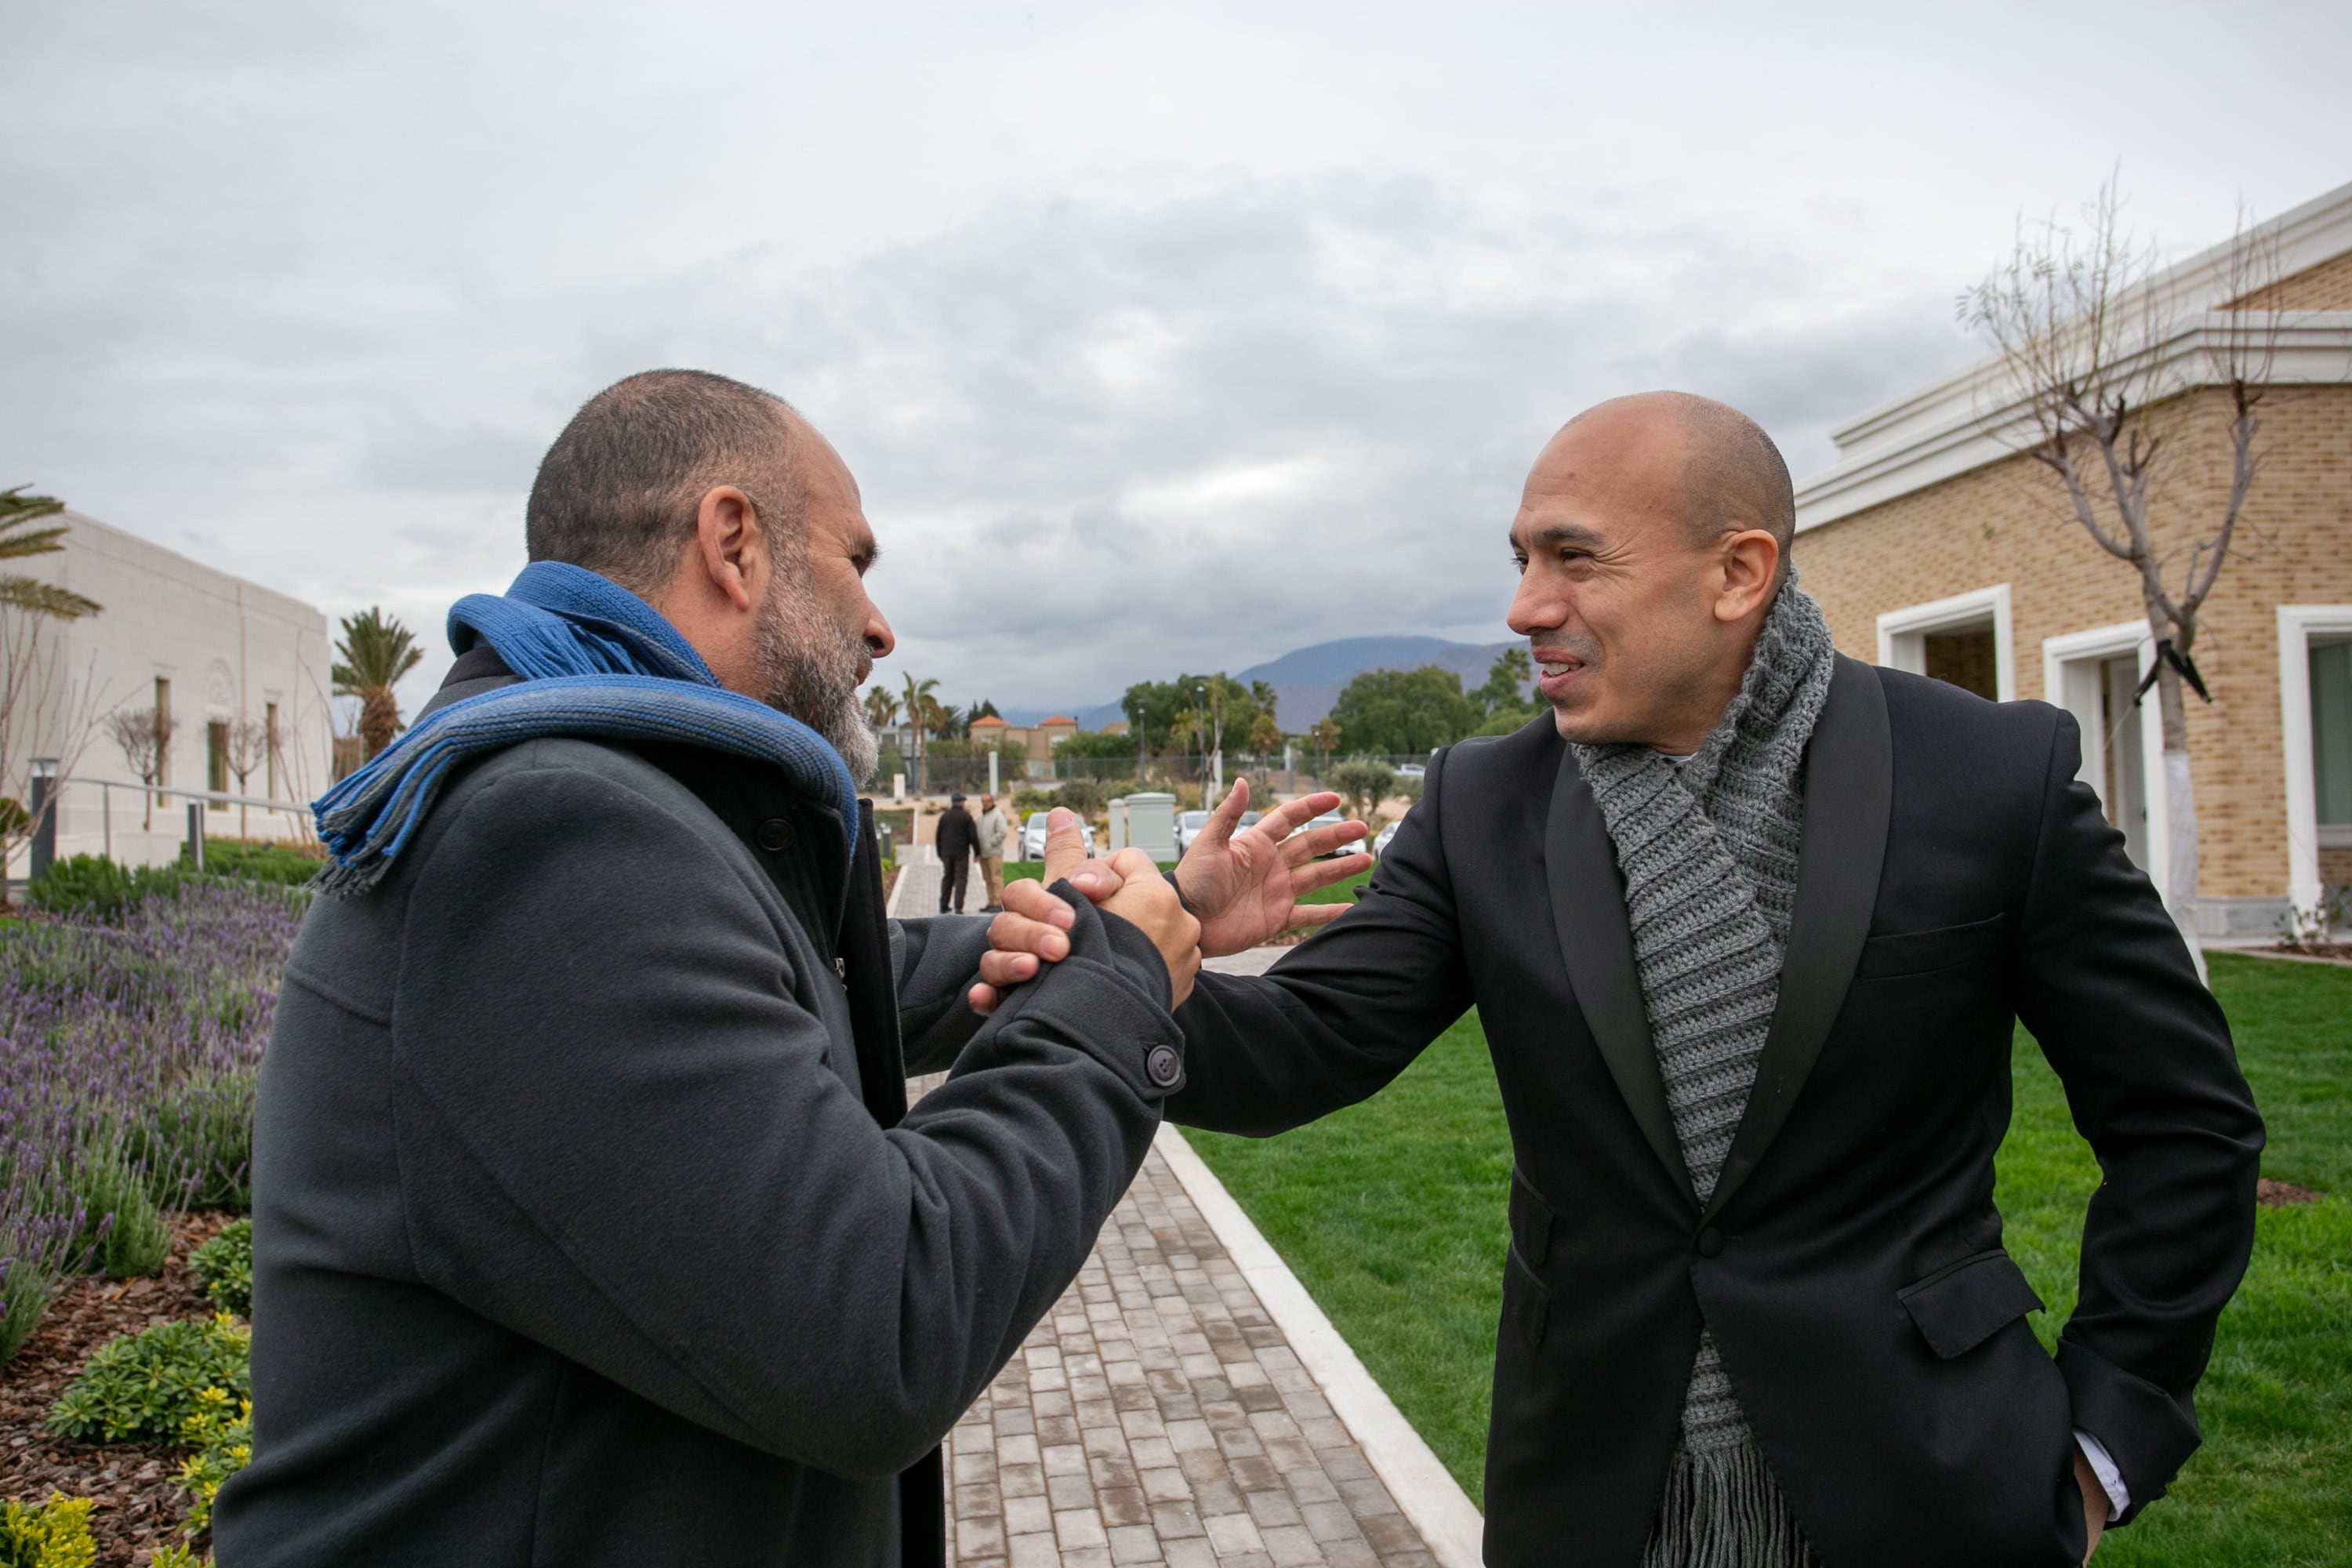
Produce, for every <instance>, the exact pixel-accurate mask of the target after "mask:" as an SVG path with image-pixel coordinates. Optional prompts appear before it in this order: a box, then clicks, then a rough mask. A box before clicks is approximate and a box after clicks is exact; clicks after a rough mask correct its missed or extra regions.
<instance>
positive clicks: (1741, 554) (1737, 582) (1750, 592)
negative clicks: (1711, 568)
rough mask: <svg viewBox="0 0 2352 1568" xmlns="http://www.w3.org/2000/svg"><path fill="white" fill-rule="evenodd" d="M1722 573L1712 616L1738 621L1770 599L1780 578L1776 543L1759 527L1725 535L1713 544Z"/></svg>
mask: <svg viewBox="0 0 2352 1568" xmlns="http://www.w3.org/2000/svg"><path fill="white" fill-rule="evenodd" d="M1717 549H1718V550H1719V551H1720V552H1721V553H1720V554H1719V555H1718V556H1717V570H1719V571H1720V572H1721V573H1722V577H1721V579H1720V585H1719V586H1718V587H1717V590H1716V595H1715V618H1716V619H1717V620H1718V621H1723V622H1726V623H1728V622H1732V621H1741V620H1745V619H1747V618H1748V616H1751V615H1754V614H1755V613H1756V611H1757V610H1758V609H1759V608H1761V607H1762V606H1763V605H1767V604H1769V603H1770V602H1771V598H1772V592H1773V590H1774V589H1775V588H1776V587H1778V586H1779V585H1780V541H1779V540H1778V539H1775V538H1773V537H1772V535H1771V533H1770V532H1769V531H1767V530H1764V529H1761V528H1743V529H1741V530H1740V531H1738V532H1737V533H1729V534H1726V535H1725V536H1724V538H1723V542H1722V543H1721V544H1720V545H1718V546H1717Z"/></svg>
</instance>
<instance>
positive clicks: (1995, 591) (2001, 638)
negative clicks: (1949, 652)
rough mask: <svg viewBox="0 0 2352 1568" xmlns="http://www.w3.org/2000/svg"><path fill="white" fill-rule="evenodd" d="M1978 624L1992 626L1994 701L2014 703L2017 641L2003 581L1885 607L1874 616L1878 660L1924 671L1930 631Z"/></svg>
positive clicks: (1911, 670)
mask: <svg viewBox="0 0 2352 1568" xmlns="http://www.w3.org/2000/svg"><path fill="white" fill-rule="evenodd" d="M1983 626H1990V628H1991V629H1992V652H1993V671H1994V684H1995V689H1996V691H1997V692H1998V696H1999V700H2000V701H2003V702H2013V701H2015V700H2017V644H2016V638H2015V637H2014V636H2013V634H2012V633H2011V626H2010V612H2009V584H2006V583H2000V584H1995V585H1994V586H1992V587H1990V588H1972V589H1970V590H1969V592H1967V593H1965V594H1954V595H1952V596H1951V597H1949V598H1948V599H1936V600H1931V601H1930V602H1928V603H1927V604H1924V605H1907V606H1906V607H1905V608H1903V609H1900V610H1889V611H1887V612H1886V613H1885V615H1883V616H1879V617H1878V662H1879V663H1880V664H1883V665H1885V667H1886V668H1889V669H1900V670H1906V671H1908V672H1909V673H1911V674H1913V675H1925V674H1927V635H1928V634H1929V633H1930V632H1959V631H1973V630H1975V629H1977V628H1979V627H1983Z"/></svg>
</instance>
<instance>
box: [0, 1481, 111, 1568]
mask: <svg viewBox="0 0 2352 1568" xmlns="http://www.w3.org/2000/svg"><path fill="white" fill-rule="evenodd" d="M94 1506H96V1505H95V1504H93V1503H92V1502H91V1501H90V1500H89V1499H88V1498H83V1497H78V1498H69V1497H66V1496H64V1495H63V1494H61V1493H58V1492H51V1493H50V1494H49V1500H48V1501H47V1502H43V1503H35V1504H33V1505H32V1506H31V1507H29V1508H28V1507H26V1505H25V1504H23V1503H20V1502H7V1503H0V1568H89V1565H90V1564H91V1563H95V1562H97V1561H98V1543H97V1542H94V1541H92V1540H91V1539H90V1536H89V1510H91V1508H93V1507H94Z"/></svg>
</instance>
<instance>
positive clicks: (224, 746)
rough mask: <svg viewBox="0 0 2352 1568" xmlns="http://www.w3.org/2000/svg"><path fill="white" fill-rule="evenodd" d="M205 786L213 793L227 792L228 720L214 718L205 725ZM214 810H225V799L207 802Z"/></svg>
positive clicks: (224, 793) (226, 807)
mask: <svg viewBox="0 0 2352 1568" xmlns="http://www.w3.org/2000/svg"><path fill="white" fill-rule="evenodd" d="M205 788H206V789H208V790H210V791H212V792H213V793H214V794H215V795H226V794H227V793H228V721H227V720H226V719H214V720H211V721H207V722H206V723H205ZM208 804H209V805H211V806H212V808H213V809H214V810H215V811H226V810H227V809H228V803H227V802H226V801H220V800H216V801H212V802H209V803H208Z"/></svg>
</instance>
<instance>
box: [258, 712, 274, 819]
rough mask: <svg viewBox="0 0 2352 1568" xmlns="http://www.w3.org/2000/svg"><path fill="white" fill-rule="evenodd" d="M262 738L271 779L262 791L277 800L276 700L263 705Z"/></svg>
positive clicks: (266, 764) (265, 765)
mask: <svg viewBox="0 0 2352 1568" xmlns="http://www.w3.org/2000/svg"><path fill="white" fill-rule="evenodd" d="M261 739H262V745H263V748H264V750H265V751H266V752H267V753H268V760H267V761H266V762H265V763H263V766H264V767H265V768H266V769H267V770H268V774H267V776H268V780H269V784H268V788H267V789H265V790H264V791H263V792H262V793H263V794H265V795H268V796H269V798H270V799H272V800H276V799H277V798H278V704H277V703H275V702H265V703H263V704H262V706H261Z"/></svg>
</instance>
